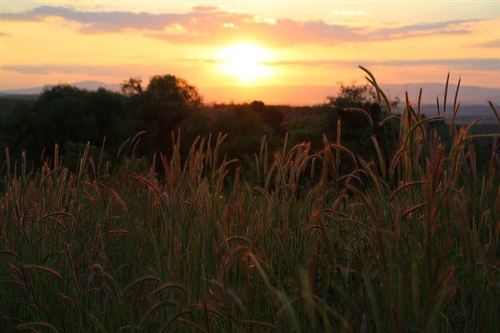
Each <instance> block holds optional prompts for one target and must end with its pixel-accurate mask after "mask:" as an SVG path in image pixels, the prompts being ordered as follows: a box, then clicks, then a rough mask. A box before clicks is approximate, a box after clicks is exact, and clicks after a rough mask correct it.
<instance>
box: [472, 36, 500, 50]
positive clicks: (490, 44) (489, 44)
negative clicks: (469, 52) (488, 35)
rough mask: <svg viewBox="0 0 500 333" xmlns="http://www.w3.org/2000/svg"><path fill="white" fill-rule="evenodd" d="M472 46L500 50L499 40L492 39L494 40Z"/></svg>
mask: <svg viewBox="0 0 500 333" xmlns="http://www.w3.org/2000/svg"><path fill="white" fill-rule="evenodd" d="M472 46H477V47H486V48H500V38H499V39H494V40H491V41H488V42H484V43H479V44H474V45H472Z"/></svg>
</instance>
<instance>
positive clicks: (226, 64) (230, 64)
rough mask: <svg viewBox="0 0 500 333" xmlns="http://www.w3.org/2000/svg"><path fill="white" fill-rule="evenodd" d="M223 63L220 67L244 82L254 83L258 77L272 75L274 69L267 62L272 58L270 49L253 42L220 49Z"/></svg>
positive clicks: (224, 71)
mask: <svg viewBox="0 0 500 333" xmlns="http://www.w3.org/2000/svg"><path fill="white" fill-rule="evenodd" d="M219 56H220V58H221V59H222V63H221V64H220V66H219V69H220V70H221V71H222V72H223V73H226V74H229V75H231V76H233V77H235V78H236V79H238V81H239V82H240V83H242V84H248V85H249V84H252V83H254V82H255V81H257V80H258V79H263V78H266V77H270V76H271V75H272V69H271V67H270V66H269V65H266V64H265V62H267V61H269V60H270V59H271V58H272V54H271V52H270V51H269V50H266V49H264V48H261V47H259V46H256V45H253V44H246V43H244V44H235V45H231V46H229V47H226V48H224V49H222V50H221V51H220V55H219Z"/></svg>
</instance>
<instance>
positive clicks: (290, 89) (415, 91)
mask: <svg viewBox="0 0 500 333" xmlns="http://www.w3.org/2000/svg"><path fill="white" fill-rule="evenodd" d="M72 85H73V86H76V87H78V88H81V89H87V90H97V89H98V88H99V87H103V88H106V89H108V90H112V91H120V84H119V83H116V84H107V83H104V82H99V81H80V82H75V83H73V84H72ZM380 86H381V88H382V89H383V91H384V92H385V93H386V94H387V95H388V96H389V97H390V98H391V99H394V98H396V97H398V98H399V99H400V100H401V101H402V102H404V101H405V93H406V92H408V97H409V99H410V101H411V102H413V103H416V102H417V101H418V95H419V91H420V88H422V104H434V105H435V104H436V98H439V101H440V104H441V105H442V104H443V103H444V90H445V84H444V83H443V84H441V83H406V84H383V83H382V84H380ZM42 90H43V87H33V88H27V89H14V90H4V91H3V92H0V96H6V95H36V94H40V93H41V92H42ZM198 90H199V92H200V94H201V95H202V96H203V98H204V101H205V102H206V103H209V104H211V103H232V102H233V103H244V102H252V101H254V100H260V101H263V102H264V103H265V104H274V105H277V104H281V105H302V106H305V105H316V104H321V103H324V102H325V101H326V99H327V96H336V95H337V94H338V92H339V87H338V86H240V87H234V86H231V87H227V86H212V87H198ZM455 91H456V85H455V84H450V85H449V87H448V95H447V104H448V105H452V104H453V99H454V96H455ZM458 101H459V102H460V103H461V104H462V105H465V104H478V105H487V101H492V102H493V103H494V104H495V105H500V87H499V88H486V87H477V86H461V87H460V90H459V94H458Z"/></svg>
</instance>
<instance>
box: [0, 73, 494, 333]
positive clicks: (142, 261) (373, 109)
mask: <svg viewBox="0 0 500 333" xmlns="http://www.w3.org/2000/svg"><path fill="white" fill-rule="evenodd" d="M366 73H367V75H368V80H369V81H370V82H371V84H372V85H373V90H371V91H372V92H373V93H372V95H370V94H369V92H370V89H368V88H365V87H344V89H343V90H342V94H341V95H339V96H337V97H331V98H330V99H329V102H328V103H327V104H326V105H324V106H321V108H324V110H326V111H325V112H324V113H320V116H315V117H308V118H301V119H296V120H290V121H289V122H286V121H284V120H283V118H280V117H282V116H280V112H279V110H276V109H273V107H268V106H265V105H264V104H263V103H259V102H254V103H252V104H249V105H244V106H229V109H227V108H225V109H224V110H223V111H221V112H218V113H211V114H210V115H208V116H207V115H206V114H205V115H203V112H202V110H203V108H200V104H201V99H200V98H199V96H197V94H196V91H195V89H193V88H192V87H190V86H189V85H187V83H185V82H184V81H179V79H176V78H174V77H170V76H165V77H157V81H158V82H156V84H157V85H156V86H155V81H154V80H153V81H152V82H153V83H154V84H153V86H151V84H150V85H149V86H148V87H147V88H146V89H144V90H143V88H142V87H141V86H140V82H139V81H138V80H130V81H128V83H127V84H126V85H124V90H123V94H114V93H110V92H107V91H98V92H96V93H90V92H86V91H79V90H75V89H74V88H71V87H68V86H59V87H55V88H52V89H50V90H47V91H46V92H45V93H44V94H42V96H41V97H40V98H39V99H38V101H37V102H36V103H35V104H34V105H33V106H29V105H24V106H20V107H19V108H18V109H17V112H18V113H17V114H10V115H8V116H3V117H4V118H2V126H4V130H5V129H7V128H11V129H13V128H14V125H13V124H16V125H15V128H17V130H18V131H19V132H20V133H22V134H23V135H18V133H17V134H16V132H14V131H11V132H9V131H5V132H2V140H3V143H4V144H7V145H8V146H9V149H7V151H6V152H7V153H6V155H5V157H4V159H3V160H2V165H1V180H0V181H1V192H0V300H1V301H0V325H1V327H2V330H6V331H8V332H10V331H17V330H18V331H41V332H108V331H109V332H154V331H159V332H167V331H169V332H374V331H377V332H388V331H394V332H401V331H403V332H457V331H460V332H494V331H495V330H496V329H497V327H500V317H499V316H498V314H499V313H500V302H499V301H498V300H499V299H500V260H499V258H500V244H499V240H500V239H499V238H500V171H499V170H500V160H499V150H498V137H499V134H498V133H499V132H498V127H496V128H492V132H491V133H486V134H485V133H482V132H481V133H477V132H476V131H475V130H476V125H477V124H476V123H471V124H469V125H467V126H460V127H458V126H455V124H453V121H452V123H451V124H446V123H445V122H444V121H443V118H442V117H441V116H435V117H427V118H425V117H423V116H422V115H421V114H420V106H419V105H418V103H415V106H412V104H411V103H410V102H409V101H406V107H405V108H404V112H403V113H402V114H394V113H393V112H392V107H393V104H392V103H391V102H390V101H388V100H387V99H386V98H385V95H384V94H383V93H382V92H381V91H380V90H379V88H378V86H377V84H376V83H375V79H374V78H373V76H371V74H370V73H369V72H368V71H366ZM172 80H173V81H172ZM178 84H181V86H180V88H181V89H178V88H179V86H178ZM172 87H174V88H175V89H173V90H172V89H171V88H172ZM169 89H170V90H169ZM178 92H182V93H181V94H177V93H178ZM80 94H82V95H85V96H84V97H82V98H80V97H79V96H80ZM444 102H445V104H446V101H444ZM88 103H90V104H88ZM112 107H115V110H122V111H119V112H118V111H116V112H117V113H116V114H113V113H110V114H108V113H106V112H107V110H111V109H110V108H112ZM68 110H71V112H69V111H68ZM162 110H163V111H162ZM165 110H168V112H166V111H165ZM214 110H215V108H214ZM458 110H459V106H458V104H456V103H455V105H454V106H453V110H451V112H453V113H454V114H456V113H457V112H458ZM164 111H165V112H164ZM92 112H95V113H92ZM492 112H493V113H494V114H495V116H496V117H497V118H499V116H498V112H497V111H496V110H495V108H494V106H493V105H492ZM28 115H29V116H28ZM42 115H43V117H42ZM16 117H19V118H16ZM23 117H26V118H23ZM107 117H109V118H107ZM23 119H24V120H27V119H32V120H31V121H27V122H24V121H22V120H23ZM186 119H189V121H185V120H186ZM118 120H119V121H118ZM61 124H64V126H62V125H61ZM68 124H70V125H68ZM89 124H90V125H89ZM165 124H168V126H167V125H165ZM9 126H11V127H9ZM23 126H26V127H23ZM86 126H89V127H86ZM92 126H95V128H96V131H95V133H89V132H86V131H84V130H83V129H85V128H91V127H92ZM169 126H170V127H169ZM259 126H261V127H259ZM498 126H500V118H499V123H498ZM176 128H180V130H176ZM256 128H259V131H262V130H263V131H264V133H262V132H258V131H257V130H256ZM143 129H147V130H148V132H147V133H144V132H142V130H143ZM128 130H130V131H138V132H137V134H136V135H133V136H130V137H129V138H127V136H126V135H127V134H128V133H127V131H128ZM172 131H173V132H172ZM198 131H200V133H201V134H202V135H200V136H199V137H197V136H195V135H194V134H195V133H197V132H198ZM204 131H208V132H204ZM212 131H213V134H211V133H212ZM215 131H217V132H215ZM218 132H222V133H227V134H216V133H218ZM286 132H288V133H289V134H284V133H286ZM263 134H265V135H263ZM90 135H95V137H90ZM99 136H101V138H102V137H103V136H106V141H105V142H104V143H102V142H101V147H97V146H96V145H94V144H93V142H94V141H92V140H98V138H99ZM257 137H258V139H257ZM23 140H25V141H23ZM82 141H83V142H88V143H86V144H85V143H82ZM101 141H102V139H101ZM54 142H59V143H61V145H57V144H56V145H54ZM166 142H169V144H168V146H167V144H166ZM478 145H480V146H481V154H480V155H481V157H480V158H479V154H477V151H476V148H475V147H476V146H478ZM44 147H47V150H44V149H43V148H44ZM48 147H54V148H52V150H49V149H50V148H48ZM28 148H29V149H31V150H32V152H31V153H33V154H40V155H38V156H41V158H40V159H39V160H31V159H30V156H32V155H30V152H29V151H28V150H27V149H28ZM22 151H25V152H24V153H21V152H22ZM11 152H16V154H19V156H12V155H11ZM18 152H19V153H18ZM148 154H150V155H148Z"/></svg>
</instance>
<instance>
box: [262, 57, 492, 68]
mask: <svg viewBox="0 0 500 333" xmlns="http://www.w3.org/2000/svg"><path fill="white" fill-rule="evenodd" d="M266 64H267V65H270V66H306V67H318V66H319V67H335V66H349V67H356V66H359V65H362V66H390V67H406V66H443V67H447V68H449V69H474V70H483V71H500V59H497V58H483V59H481V58H464V59H422V60H387V61H374V60H369V59H360V60H311V61H308V60H296V61H295V60H289V61H278V62H269V63H266Z"/></svg>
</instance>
